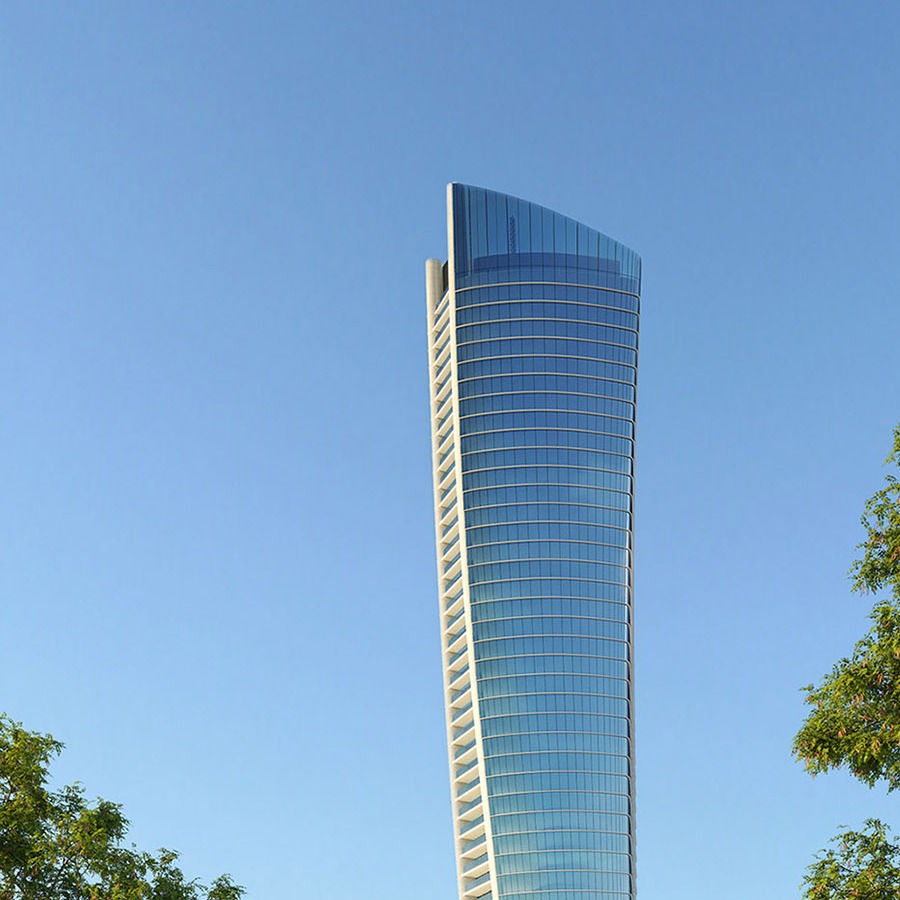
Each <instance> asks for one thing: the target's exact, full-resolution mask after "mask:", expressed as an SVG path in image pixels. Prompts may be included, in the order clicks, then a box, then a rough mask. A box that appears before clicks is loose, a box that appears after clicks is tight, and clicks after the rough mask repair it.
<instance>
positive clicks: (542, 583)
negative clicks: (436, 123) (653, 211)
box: [452, 184, 641, 900]
mask: <svg viewBox="0 0 900 900" xmlns="http://www.w3.org/2000/svg"><path fill="white" fill-rule="evenodd" d="M452 203H453V242H454V245H453V260H454V262H455V268H454V279H455V291H456V296H455V300H456V320H455V323H454V324H455V327H456V340H457V353H458V356H457V374H458V379H459V383H458V388H459V391H458V395H459V398H460V405H459V410H458V413H459V416H460V434H459V438H458V439H459V441H460V451H461V459H462V470H463V471H462V486H463V497H464V513H465V520H464V521H465V540H466V547H467V557H468V567H469V568H468V581H469V585H470V601H471V606H470V609H471V621H472V636H473V640H474V647H475V673H476V680H477V689H478V696H479V711H480V717H481V730H482V736H483V740H484V749H485V760H484V766H485V768H484V770H483V772H484V774H485V776H486V778H487V791H488V798H489V815H490V818H491V828H492V833H493V835H494V847H493V851H494V858H495V863H496V869H497V876H498V885H497V886H498V890H499V898H500V900H587V898H590V900H614V898H615V900H629V898H630V897H632V896H633V890H634V884H633V877H634V871H633V833H634V832H633V827H634V826H633V814H634V810H633V808H632V798H633V785H632V782H631V779H632V778H633V772H632V771H631V758H632V746H631V741H632V739H633V727H632V709H631V690H630V684H631V547H632V536H631V535H632V506H633V502H632V498H633V482H632V472H633V455H634V453H633V448H634V445H633V437H634V420H635V407H634V402H635V382H636V366H637V346H638V314H639V295H640V277H641V263H640V258H639V257H638V256H637V254H635V253H634V252H633V251H631V250H629V249H628V248H627V247H624V246H622V245H621V244H619V243H617V242H616V241H613V240H611V239H610V238H608V237H606V236H605V235H602V234H600V233H599V232H597V231H594V230H592V229H590V228H587V227H585V226H584V225H581V224H579V223H577V222H574V221H573V220H571V219H568V218H566V217H564V216H560V215H558V214H556V213H554V212H551V211H550V210H547V209H544V208H542V207H540V206H537V205H535V204H531V203H527V202H525V201H523V200H519V199H517V198H514V197H508V196H505V195H503V194H498V193H495V192H492V191H487V190H483V189H481V188H475V187H469V186H466V185H460V184H456V185H454V186H453V190H452Z"/></svg>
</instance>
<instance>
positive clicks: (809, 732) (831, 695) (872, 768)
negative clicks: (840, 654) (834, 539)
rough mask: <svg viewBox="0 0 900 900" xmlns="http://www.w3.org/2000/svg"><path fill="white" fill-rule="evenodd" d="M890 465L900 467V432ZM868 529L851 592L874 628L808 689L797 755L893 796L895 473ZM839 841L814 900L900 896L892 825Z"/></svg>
mask: <svg viewBox="0 0 900 900" xmlns="http://www.w3.org/2000/svg"><path fill="white" fill-rule="evenodd" d="M885 463H886V464H894V465H897V466H898V467H900V426H898V427H897V428H896V429H895V430H894V441H893V447H892V450H891V453H890V454H889V455H888V457H887V459H886V460H885ZM862 525H863V528H864V529H865V533H866V539H865V540H864V541H863V542H862V543H861V544H859V546H858V548H857V549H859V550H861V551H862V556H861V558H860V559H857V560H855V561H854V563H853V566H852V568H851V570H850V572H851V575H852V576H853V587H852V589H853V590H854V591H855V592H857V593H862V594H872V595H874V596H875V602H874V606H873V608H872V611H871V613H870V618H871V619H872V621H873V623H874V624H873V625H872V628H871V629H870V630H869V632H868V633H867V634H866V635H865V636H864V637H863V638H862V639H861V640H859V641H857V643H856V645H855V646H854V648H853V652H852V653H851V655H850V656H849V657H847V658H844V659H841V660H839V661H838V662H837V663H836V664H835V666H834V668H833V669H832V670H831V672H829V673H828V674H827V675H826V676H825V677H824V678H823V679H822V681H821V683H820V684H819V685H807V687H806V688H805V689H804V690H805V691H806V703H807V705H808V706H810V707H811V712H810V713H809V715H808V716H807V718H806V720H805V721H804V723H803V725H802V727H801V728H800V731H799V732H798V733H797V736H796V737H795V738H794V744H793V751H794V754H795V755H796V756H797V757H798V758H799V759H800V760H802V761H803V763H804V764H805V765H806V769H807V771H808V772H810V774H812V775H817V774H819V773H821V772H826V771H828V770H829V769H838V768H842V767H843V768H847V769H848V770H849V771H850V773H851V774H852V775H854V776H855V777H856V778H858V779H859V780H860V781H862V782H863V783H864V784H867V785H868V786H869V787H874V786H875V785H876V784H878V783H880V782H883V783H884V784H885V786H886V788H887V790H888V791H892V790H894V789H895V788H898V787H900V480H898V479H897V477H896V476H894V475H893V474H888V475H887V477H886V479H885V486H884V487H883V488H882V489H881V490H880V491H878V492H877V493H876V494H875V495H874V496H873V497H872V498H871V499H870V500H869V502H868V503H866V506H865V510H864V512H863V516H862ZM885 595H886V596H885ZM834 843H835V844H836V846H837V849H836V850H835V849H832V850H828V851H825V852H823V853H822V854H820V855H819V857H818V859H817V860H816V862H815V863H814V864H813V865H812V866H811V867H810V869H809V874H808V875H807V877H806V880H805V881H804V896H805V897H806V898H808V900H851V898H853V900H882V898H885V900H887V898H890V900H898V898H900V846H898V845H896V844H892V843H891V842H890V841H889V840H888V830H887V827H886V826H885V825H884V824H882V823H881V822H879V821H877V820H874V819H870V820H869V821H868V822H866V825H865V827H864V829H863V830H862V831H847V832H844V833H843V834H841V835H838V836H837V837H836V838H835V839H834Z"/></svg>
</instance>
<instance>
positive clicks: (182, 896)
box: [0, 714, 244, 900]
mask: <svg viewBox="0 0 900 900" xmlns="http://www.w3.org/2000/svg"><path fill="white" fill-rule="evenodd" d="M62 746H63V745H62V744H61V743H60V742H59V741H57V740H54V739H53V738H52V737H51V736H50V735H46V734H37V733H35V732H30V731H26V730H25V729H23V728H22V726H21V725H20V724H18V723H16V722H13V721H12V720H10V719H9V718H8V717H7V716H5V715H3V714H0V900H239V898H240V897H242V896H243V894H244V889H243V888H242V887H240V886H239V885H236V884H235V883H234V882H233V881H232V880H231V878H230V877H229V876H227V875H223V876H220V877H219V878H217V879H216V880H215V881H214V882H213V883H212V885H210V887H208V888H207V887H204V886H203V885H201V884H200V883H199V882H198V881H196V880H195V881H186V880H185V877H184V874H183V873H182V871H181V870H180V869H179V868H178V866H177V865H175V863H176V861H177V859H178V854H177V853H174V852H173V851H171V850H160V851H159V852H158V853H157V854H156V855H154V854H151V853H146V852H141V851H139V850H137V849H136V848H135V847H134V846H131V847H126V846H123V840H124V838H125V835H126V834H127V832H128V820H127V819H126V818H125V816H124V815H123V813H122V808H121V807H120V806H119V805H118V804H116V803H110V802H108V801H106V800H98V801H97V802H96V803H94V804H93V805H91V804H89V803H88V802H87V801H86V800H85V798H84V792H83V790H82V788H81V787H80V786H78V785H69V786H67V787H63V788H62V789H60V790H58V791H51V790H49V789H48V787H47V781H48V775H49V767H50V762H51V760H52V759H53V758H54V757H55V756H57V755H58V754H59V753H60V751H61V750H62Z"/></svg>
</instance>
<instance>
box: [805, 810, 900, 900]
mask: <svg viewBox="0 0 900 900" xmlns="http://www.w3.org/2000/svg"><path fill="white" fill-rule="evenodd" d="M832 843H833V844H836V845H837V847H836V849H831V850H826V851H824V852H822V853H820V854H819V856H818V858H817V859H816V861H815V862H814V863H813V864H812V865H811V866H810V867H809V873H808V874H807V876H806V878H805V879H804V881H803V897H804V898H805V900H897V898H898V897H900V867H898V860H900V846H898V845H897V844H893V843H891V842H890V841H889V840H888V830H887V828H886V827H885V826H884V825H883V824H882V823H881V822H879V821H878V820H877V819H869V820H868V821H867V822H866V824H865V827H864V828H863V830H862V831H847V832H845V833H844V834H840V835H838V836H837V837H836V838H835V839H834V840H833V841H832Z"/></svg>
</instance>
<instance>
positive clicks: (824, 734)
mask: <svg viewBox="0 0 900 900" xmlns="http://www.w3.org/2000/svg"><path fill="white" fill-rule="evenodd" d="M871 618H872V619H873V621H874V623H875V624H874V626H873V628H872V629H871V631H869V633H868V634H867V635H866V636H865V637H864V638H863V639H862V640H860V641H859V642H857V644H856V646H855V647H854V649H853V654H852V656H851V657H850V658H849V659H842V660H840V661H839V662H838V663H837V664H836V665H835V667H834V668H833V669H832V670H831V672H829V673H828V675H826V676H825V677H824V678H823V679H822V683H821V684H819V685H818V686H816V687H814V686H813V685H808V686H807V687H806V691H807V692H808V693H807V697H806V702H807V703H808V704H809V705H810V706H812V707H813V711H812V712H811V713H810V714H809V716H808V717H807V719H806V721H805V722H804V723H803V726H802V728H801V729H800V731H799V732H798V733H797V736H796V737H795V738H794V753H795V754H796V755H797V756H798V757H799V758H800V759H802V760H803V761H804V763H805V764H806V768H807V770H808V771H809V772H810V773H811V774H813V775H817V774H819V773H820V772H825V771H827V770H828V769H835V768H840V767H841V766H846V767H847V768H848V769H849V770H850V772H851V773H852V774H853V775H854V776H855V777H856V778H858V779H859V780H860V781H862V782H864V783H865V784H867V785H869V787H873V786H874V785H875V784H876V782H878V781H880V780H882V779H883V780H884V781H885V782H886V783H887V788H888V790H889V791H891V790H894V789H895V788H897V787H900V606H898V605H897V604H896V603H888V602H884V603H879V604H877V605H876V606H875V608H874V609H873V610H872V613H871Z"/></svg>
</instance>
